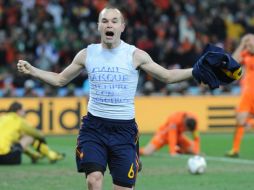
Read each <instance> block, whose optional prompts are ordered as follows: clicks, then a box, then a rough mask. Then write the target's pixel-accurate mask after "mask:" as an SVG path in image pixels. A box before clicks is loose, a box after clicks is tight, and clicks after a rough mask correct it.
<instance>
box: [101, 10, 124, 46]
mask: <svg viewBox="0 0 254 190" xmlns="http://www.w3.org/2000/svg"><path fill="white" fill-rule="evenodd" d="M124 28H125V24H124V23H123V18H122V14H121V12H120V11H119V10H117V9H104V10H103V11H102V12H101V13H100V17H99V22H98V30H99V32H100V34H101V41H102V43H103V44H106V45H111V46H113V47H114V45H115V46H117V45H118V44H119V43H120V37H121V33H122V32H123V31H124Z"/></svg>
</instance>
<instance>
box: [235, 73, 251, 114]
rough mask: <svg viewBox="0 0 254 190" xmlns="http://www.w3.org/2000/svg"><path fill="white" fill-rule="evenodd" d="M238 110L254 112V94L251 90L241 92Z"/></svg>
mask: <svg viewBox="0 0 254 190" xmlns="http://www.w3.org/2000/svg"><path fill="white" fill-rule="evenodd" d="M253 76H254V75H253ZM253 78H254V77H253ZM237 112H249V113H252V114H254V94H252V93H249V92H243V93H242V94H241V97H240V103H239V106H238V108H237Z"/></svg>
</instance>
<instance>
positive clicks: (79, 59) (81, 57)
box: [17, 49, 86, 86]
mask: <svg viewBox="0 0 254 190" xmlns="http://www.w3.org/2000/svg"><path fill="white" fill-rule="evenodd" d="M85 60H86V49H83V50H81V51H80V52H79V53H78V54H77V55H76V56H75V57H74V59H73V61H72V63H71V64H70V65H69V66H68V67H66V68H65V69H64V70H63V71H62V72H61V73H54V72H49V71H44V70H41V69H38V68H36V67H34V66H32V65H31V64H30V63H28V62H27V61H24V60H19V61H18V64H17V68H18V71H19V72H20V73H23V74H28V75H31V76H32V77H35V78H37V79H40V80H41V81H43V82H45V83H48V84H50V85H53V86H64V85H66V84H67V83H68V82H70V81H71V80H72V79H74V78H75V77H76V76H78V75H79V74H80V73H81V71H82V70H83V69H84V62H85Z"/></svg>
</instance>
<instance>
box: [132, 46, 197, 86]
mask: <svg viewBox="0 0 254 190" xmlns="http://www.w3.org/2000/svg"><path fill="white" fill-rule="evenodd" d="M134 64H135V67H137V68H138V67H139V68H140V69H142V70H144V71H145V72H147V73H148V74H150V75H152V76H153V77H155V78H156V79H158V80H160V81H162V82H165V83H176V82H180V81H184V80H187V79H190V78H192V68H190V69H171V70H168V69H165V68H164V67H162V66H160V65H159V64H157V63H155V62H154V61H153V60H152V58H151V57H150V56H149V54H148V53H146V52H145V51H143V50H140V49H137V50H135V52H134Z"/></svg>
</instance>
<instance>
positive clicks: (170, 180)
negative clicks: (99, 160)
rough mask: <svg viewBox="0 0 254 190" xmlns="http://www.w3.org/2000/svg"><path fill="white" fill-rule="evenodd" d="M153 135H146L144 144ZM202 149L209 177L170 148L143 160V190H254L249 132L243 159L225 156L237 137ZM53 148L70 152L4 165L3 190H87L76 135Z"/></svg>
mask: <svg viewBox="0 0 254 190" xmlns="http://www.w3.org/2000/svg"><path fill="white" fill-rule="evenodd" d="M150 137H151V135H141V140H140V143H141V146H142V145H144V144H146V142H147V141H148V140H149V139H150ZM201 137H202V151H203V152H204V153H205V155H206V158H207V163H208V168H207V171H206V173H205V174H203V175H191V174H189V173H188V172H187V167H186V164H187V159H188V156H178V157H175V158H171V157H169V155H168V154H167V147H165V148H163V149H162V150H160V151H158V152H156V153H155V154H154V155H152V156H150V157H142V158H141V159H142V162H143V170H142V172H141V173H140V174H139V176H138V180H137V184H136V189H137V190H154V189H156V190H186V189H188V190H201V189H202V190H203V189H205V190H214V189H216V190H239V189H249V190H251V189H254V187H253V174H254V149H253V147H254V136H253V134H252V133H249V134H246V135H245V137H244V140H243V143H242V150H241V154H240V158H239V159H229V158H225V157H224V156H223V155H224V153H225V152H226V151H227V150H229V149H230V147H231V142H232V134H202V136H201ZM48 142H49V144H50V145H51V147H52V148H54V149H56V150H58V151H62V152H65V153H66V155H67V156H66V158H65V160H63V161H60V162H58V163H56V164H49V163H48V161H47V160H46V159H45V160H42V161H41V162H39V163H38V164H35V165H33V164H31V163H30V160H29V159H28V158H27V157H26V156H23V164H22V165H20V166H0V190H34V189H36V190H70V189H75V190H85V189H87V188H86V186H85V178H84V175H83V174H79V173H77V172H76V165H75V156H74V149H75V143H76V136H51V137H48ZM109 189H112V184H111V177H110V175H109V173H108V171H107V172H106V174H105V179H104V190H109Z"/></svg>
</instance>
